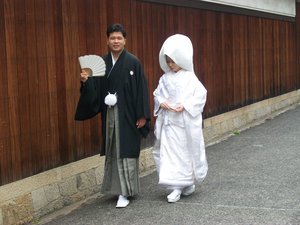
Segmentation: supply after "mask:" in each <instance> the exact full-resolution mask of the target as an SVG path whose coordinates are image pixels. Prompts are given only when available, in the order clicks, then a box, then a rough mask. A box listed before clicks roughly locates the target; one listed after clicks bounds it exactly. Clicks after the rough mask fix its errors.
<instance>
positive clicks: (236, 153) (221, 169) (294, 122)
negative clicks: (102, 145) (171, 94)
mask: <svg viewBox="0 0 300 225" xmlns="http://www.w3.org/2000/svg"><path fill="white" fill-rule="evenodd" d="M206 151H207V157H208V163H209V173H208V176H207V177H206V179H205V181H204V182H203V183H202V184H200V185H197V187H196V192H195V193H194V194H193V195H192V196H189V197H184V198H182V199H180V201H179V202H177V203H173V204H170V203H167V201H166V195H167V192H166V191H165V190H164V189H162V188H159V187H158V185H157V181H158V178H157V174H156V172H152V173H151V174H149V175H147V176H144V177H143V178H142V179H141V190H142V192H141V194H140V196H139V197H137V198H135V199H134V200H133V201H132V203H131V204H130V205H129V206H128V207H127V208H125V209H117V208H115V203H116V198H115V197H112V196H102V197H100V196H98V197H96V198H93V199H91V200H90V201H88V202H86V203H85V204H82V205H81V206H80V207H77V208H76V209H74V210H72V211H70V212H68V213H67V214H66V215H63V216H59V217H56V218H55V217H54V216H53V215H52V217H51V216H48V217H47V218H45V219H43V220H41V222H40V223H44V224H47V225H92V224H93V225H96V224H97V225H98V224H99V225H101V224H103V225H156V224H158V225H194V224H197V225H198V224H204V225H208V224H209V225H218V224H221V225H300V106H298V107H296V108H294V109H291V110H289V111H287V112H285V113H283V114H281V115H279V116H277V117H275V118H274V119H269V120H267V121H266V122H265V123H263V124H261V125H258V126H256V127H253V128H250V129H248V130H245V131H243V132H241V133H240V134H239V135H236V136H233V137H230V138H229V139H227V140H225V141H222V142H220V143H217V144H214V145H211V146H209V147H207V149H206ZM49 221H50V222H49Z"/></svg>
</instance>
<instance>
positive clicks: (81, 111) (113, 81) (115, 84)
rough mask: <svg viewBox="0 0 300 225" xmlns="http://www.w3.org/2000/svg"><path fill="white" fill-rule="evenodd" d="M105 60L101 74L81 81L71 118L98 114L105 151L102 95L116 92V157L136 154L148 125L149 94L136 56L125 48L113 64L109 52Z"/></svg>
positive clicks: (138, 152) (76, 118) (104, 111)
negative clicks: (139, 124)
mask: <svg viewBox="0 0 300 225" xmlns="http://www.w3.org/2000/svg"><path fill="white" fill-rule="evenodd" d="M103 59H104V61H105V63H106V74H105V76H104V77H92V78H89V79H88V80H87V81H86V82H85V83H84V84H82V86H81V89H80V92H81V96H80V99H79V102H78V105H77V110H76V114H75V120H86V119H89V118H92V117H94V116H95V115H97V114H98V113H100V112H101V114H102V134H103V135H102V148H101V153H100V154H101V155H104V154H105V140H106V137H105V135H106V112H107V107H108V106H107V105H105V103H104V98H105V96H106V95H107V94H108V92H109V93H111V94H115V93H116V95H117V106H118V115H119V118H118V119H119V138H120V139H119V142H120V143H119V145H120V156H119V157H120V158H138V157H139V154H140V145H141V137H146V136H147V134H148V133H149V129H150V112H149V97H148V88H147V82H146V78H145V75H144V72H143V69H142V66H141V64H140V62H139V60H138V59H137V58H136V57H135V56H134V55H132V54H131V53H129V52H127V51H126V50H125V49H124V50H123V52H122V53H121V55H120V56H119V58H118V60H117V61H116V63H115V65H114V66H113V63H112V57H111V54H110V53H108V54H107V55H105V56H104V57H103ZM142 117H145V118H146V120H147V123H146V125H145V126H144V127H142V128H140V129H138V128H136V121H137V120H138V119H140V118H142Z"/></svg>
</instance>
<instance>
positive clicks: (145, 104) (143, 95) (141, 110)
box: [136, 64, 151, 138]
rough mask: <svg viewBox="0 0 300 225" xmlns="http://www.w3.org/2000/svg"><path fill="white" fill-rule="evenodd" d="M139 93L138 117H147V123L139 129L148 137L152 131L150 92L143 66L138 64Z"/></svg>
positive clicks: (143, 135)
mask: <svg viewBox="0 0 300 225" xmlns="http://www.w3.org/2000/svg"><path fill="white" fill-rule="evenodd" d="M138 73H139V80H138V85H137V87H138V93H137V111H136V115H137V119H140V118H142V117H145V118H146V124H145V126H143V127H142V128H140V129H139V131H140V134H141V135H142V137H144V138H146V137H147V135H148V133H149V132H150V126H151V125H150V109H149V94H148V86H147V80H146V77H145V74H144V71H143V69H142V66H141V65H140V64H138Z"/></svg>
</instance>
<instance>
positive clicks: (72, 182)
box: [59, 176, 77, 196]
mask: <svg viewBox="0 0 300 225" xmlns="http://www.w3.org/2000/svg"><path fill="white" fill-rule="evenodd" d="M59 192H60V194H61V195H62V196H71V195H73V194H75V193H76V192H77V181H76V176H72V177H69V178H67V179H65V180H64V181H62V182H61V183H60V184H59Z"/></svg>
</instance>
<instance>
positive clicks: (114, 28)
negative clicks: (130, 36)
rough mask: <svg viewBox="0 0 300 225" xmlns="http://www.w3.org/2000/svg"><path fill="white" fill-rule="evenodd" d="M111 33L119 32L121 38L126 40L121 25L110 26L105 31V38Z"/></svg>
mask: <svg viewBox="0 0 300 225" xmlns="http://www.w3.org/2000/svg"><path fill="white" fill-rule="evenodd" d="M113 32H121V33H122V34H123V37H124V38H126V30H125V29H124V27H123V25H122V24H119V23H115V24H112V25H110V26H109V27H108V28H107V31H106V35H107V37H109V35H110V34H111V33H113Z"/></svg>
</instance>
